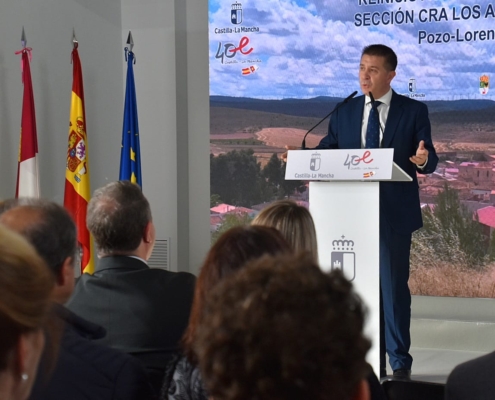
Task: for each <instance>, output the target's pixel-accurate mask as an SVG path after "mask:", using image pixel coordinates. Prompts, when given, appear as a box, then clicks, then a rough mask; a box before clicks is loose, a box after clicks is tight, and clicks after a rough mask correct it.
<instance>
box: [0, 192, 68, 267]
mask: <svg viewBox="0 0 495 400" xmlns="http://www.w3.org/2000/svg"><path fill="white" fill-rule="evenodd" d="M0 223H2V224H4V225H6V226H7V227H9V228H10V229H12V230H14V231H16V232H18V233H20V234H21V235H23V236H24V237H25V238H26V239H27V240H28V241H29V242H30V243H31V244H32V245H33V246H34V248H35V249H36V251H37V252H38V254H39V255H40V256H41V257H42V258H43V259H44V260H45V262H46V264H47V265H48V266H49V267H50V269H51V270H52V272H53V273H54V275H55V276H57V275H58V274H59V273H60V270H61V268H62V265H63V263H64V261H65V260H66V259H67V258H71V259H72V261H74V259H75V254H76V240H77V239H76V226H75V224H74V221H73V220H72V218H71V216H70V215H69V213H68V212H67V211H66V210H65V209H64V208H63V207H62V206H60V205H58V204H56V203H53V202H51V201H47V200H38V199H21V200H18V201H16V202H11V203H10V204H9V207H6V208H4V210H3V212H2V214H0Z"/></svg>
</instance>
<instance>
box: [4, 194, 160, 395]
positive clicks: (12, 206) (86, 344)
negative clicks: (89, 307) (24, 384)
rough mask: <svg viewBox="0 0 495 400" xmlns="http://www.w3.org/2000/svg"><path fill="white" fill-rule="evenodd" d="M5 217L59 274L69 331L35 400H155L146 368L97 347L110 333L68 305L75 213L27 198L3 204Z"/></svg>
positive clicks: (56, 281) (57, 307)
mask: <svg viewBox="0 0 495 400" xmlns="http://www.w3.org/2000/svg"><path fill="white" fill-rule="evenodd" d="M0 214H1V215H0V223H2V224H3V225H6V226H7V227H9V228H10V229H12V230H14V231H17V232H18V233H20V234H21V235H23V236H24V237H25V238H26V239H27V240H28V241H29V242H30V243H31V244H32V245H33V246H34V248H35V249H36V251H37V252H38V253H39V255H40V256H41V257H42V258H43V260H44V261H45V263H46V265H47V266H48V267H49V268H50V271H51V272H52V273H53V291H52V298H53V300H54V304H53V317H54V321H55V322H56V323H57V325H61V328H62V329H63V332H62V337H61V339H60V346H59V349H58V351H57V352H55V353H54V352H53V351H51V350H50V346H48V349H47V350H46V351H45V354H44V356H43V359H42V361H41V366H40V368H39V373H38V375H37V376H36V381H35V383H34V386H33V390H32V392H31V396H30V397H29V398H30V399H33V400H42V399H50V400H62V399H63V400H65V399H71V400H86V399H90V398H91V399H100V400H104V399H106V400H112V399H120V400H124V399H127V400H142V399H143V400H144V399H152V398H153V397H154V394H153V391H152V388H151V386H150V384H149V382H148V378H147V376H146V372H145V370H144V368H143V367H142V366H141V365H140V363H139V362H138V361H137V360H135V359H134V358H133V357H131V356H129V355H127V354H124V353H121V352H119V351H117V350H115V349H111V348H110V347H107V346H103V345H100V344H97V343H94V342H93V341H92V339H98V338H101V337H104V336H105V329H103V328H102V327H101V326H98V325H96V324H93V323H91V322H89V321H86V320H85V319H83V318H81V317H79V316H78V315H76V314H74V313H72V312H71V311H69V310H68V309H67V308H65V307H64V306H63V304H64V303H65V302H66V301H67V299H68V298H69V296H70V295H71V293H72V291H73V289H74V265H75V264H76V262H75V260H76V259H77V257H76V254H77V252H78V249H77V244H76V226H75V224H74V222H73V221H72V218H71V216H70V215H69V213H68V212H67V211H66V210H65V209H64V208H63V207H62V206H59V205H58V204H55V203H52V202H50V201H46V200H37V199H21V200H9V201H8V202H5V203H4V204H3V205H0ZM49 333H50V332H49ZM48 343H50V341H48ZM58 344H59V343H58V341H56V345H58ZM52 353H54V354H56V355H57V358H56V359H55V360H52V361H51V364H55V368H54V370H53V371H51V369H50V358H51V357H53V354H52Z"/></svg>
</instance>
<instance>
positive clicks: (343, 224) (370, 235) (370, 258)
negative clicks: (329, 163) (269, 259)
mask: <svg viewBox="0 0 495 400" xmlns="http://www.w3.org/2000/svg"><path fill="white" fill-rule="evenodd" d="M309 209H310V212H311V215H312V216H313V219H314V222H315V228H316V237H317V240H318V256H319V262H320V266H321V268H322V269H323V270H325V271H330V270H332V269H335V268H339V269H342V270H343V272H344V275H345V276H346V277H347V278H348V279H349V280H351V281H352V283H353V285H354V289H355V290H356V292H357V293H358V294H359V295H360V296H361V298H362V300H363V301H364V303H365V305H366V307H367V309H368V315H367V320H366V327H365V332H366V335H367V336H368V337H369V338H370V339H371V341H372V348H371V350H370V352H369V353H368V357H367V359H368V362H369V363H370V364H371V365H372V366H373V369H374V370H375V373H376V374H377V376H379V372H380V353H379V346H380V309H379V305H380V274H379V271H380V269H379V260H380V243H379V223H380V222H379V220H380V219H379V183H378V182H310V184H309Z"/></svg>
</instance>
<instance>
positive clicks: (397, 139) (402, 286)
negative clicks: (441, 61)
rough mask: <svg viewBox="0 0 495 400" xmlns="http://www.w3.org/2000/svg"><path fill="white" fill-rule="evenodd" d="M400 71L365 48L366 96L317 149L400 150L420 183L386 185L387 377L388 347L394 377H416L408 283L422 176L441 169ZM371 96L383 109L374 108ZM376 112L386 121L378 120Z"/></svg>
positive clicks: (341, 114) (423, 113)
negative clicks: (398, 79) (404, 92)
mask: <svg viewBox="0 0 495 400" xmlns="http://www.w3.org/2000/svg"><path fill="white" fill-rule="evenodd" d="M396 67H397V56H396V54H395V53H394V51H393V50H392V49H391V48H389V47H387V46H384V45H380V44H377V45H371V46H368V47H365V48H364V50H363V52H362V55H361V62H360V65H359V83H360V86H361V90H362V92H363V94H364V95H363V96H359V97H357V98H354V99H352V100H350V101H349V102H348V103H346V104H343V105H342V107H340V108H339V109H338V110H337V111H336V112H335V113H334V114H333V116H332V118H331V120H330V124H329V127H328V135H327V136H325V137H324V138H323V139H322V140H321V142H320V144H319V145H318V147H317V148H318V149H356V148H372V147H382V148H393V149H394V162H395V163H396V164H397V165H399V166H400V167H401V168H402V169H403V170H404V171H405V172H407V173H408V174H409V175H410V176H411V177H412V179H413V181H412V182H382V183H380V295H381V296H380V298H381V304H382V307H381V310H382V315H381V317H382V318H381V320H382V321H381V322H382V335H381V337H382V341H381V342H382V343H381V346H380V347H381V363H380V364H381V365H380V375H381V376H384V375H385V374H386V372H385V348H386V350H387V353H388V356H389V361H390V366H391V367H392V370H393V371H394V376H395V377H398V378H405V379H408V378H409V377H410V374H411V365H412V357H411V355H410V354H409V348H410V346H411V337H410V333H409V328H410V321H411V295H410V292H409V287H408V284H407V282H408V280H409V255H410V248H411V234H412V232H414V231H415V230H417V229H419V228H420V227H421V226H422V225H423V221H422V217H421V208H420V202H419V191H418V180H417V177H416V172H420V173H423V174H428V173H432V172H433V171H435V168H436V166H437V162H438V157H437V155H436V153H435V148H434V147H433V142H432V139H431V127H430V121H429V118H428V109H427V107H426V105H425V104H423V103H420V102H418V101H415V100H412V99H410V98H408V97H405V96H401V95H399V94H397V93H396V92H394V91H393V90H392V88H391V86H390V84H391V82H392V80H393V79H394V77H395V69H396ZM370 92H371V93H372V95H373V98H374V99H375V105H374V106H376V108H375V107H372V104H371V98H370V96H369V93H370ZM372 109H374V110H373V111H372ZM376 111H378V116H377V117H376V116H375V117H372V115H373V113H375V114H376ZM372 120H375V122H376V121H378V122H377V125H376V132H371V133H370V129H371V128H369V127H368V125H369V124H368V122H372ZM370 125H371V124H370ZM371 130H372V129H371ZM373 135H375V136H374V137H372V136H373ZM383 325H384V326H383Z"/></svg>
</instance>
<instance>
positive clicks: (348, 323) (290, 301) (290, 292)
mask: <svg viewBox="0 0 495 400" xmlns="http://www.w3.org/2000/svg"><path fill="white" fill-rule="evenodd" d="M364 313H365V312H364V310H363V305H362V303H361V301H360V299H359V298H358V297H357V296H356V295H355V294H354V293H353V291H352V285H351V283H350V282H349V281H347V280H346V279H345V278H344V277H343V275H342V273H341V272H340V271H334V272H331V273H329V274H326V273H324V272H322V271H321V270H320V268H319V267H318V266H317V265H316V264H315V262H314V260H313V259H312V258H311V257H310V256H309V255H308V254H307V253H306V254H304V253H302V254H300V255H298V256H296V257H294V256H287V255H281V256H276V257H271V256H266V257H263V258H261V259H258V260H256V261H253V262H252V263H249V264H248V265H246V266H245V267H244V268H243V269H242V270H241V271H239V272H238V273H237V274H235V275H233V276H231V277H229V278H228V279H226V280H224V281H223V282H221V283H220V284H219V285H218V286H217V287H216V288H215V289H213V291H212V293H210V295H209V297H208V300H207V302H206V307H205V310H204V315H203V318H202V320H201V322H200V324H199V326H198V333H197V336H196V340H195V342H194V347H195V350H196V354H197V357H198V360H199V366H200V370H201V374H202V378H203V381H204V383H205V384H206V388H207V390H208V391H209V394H210V395H211V396H212V398H214V399H215V400H251V399H257V400H292V399H294V400H300V399H312V400H331V399H335V400H351V399H354V400H355V399H367V398H368V396H369V388H368V386H367V383H366V381H365V377H366V375H367V373H368V367H367V364H366V361H365V356H366V353H367V351H368V350H369V348H370V342H369V340H367V339H366V338H365V337H364V335H363V326H364Z"/></svg>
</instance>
